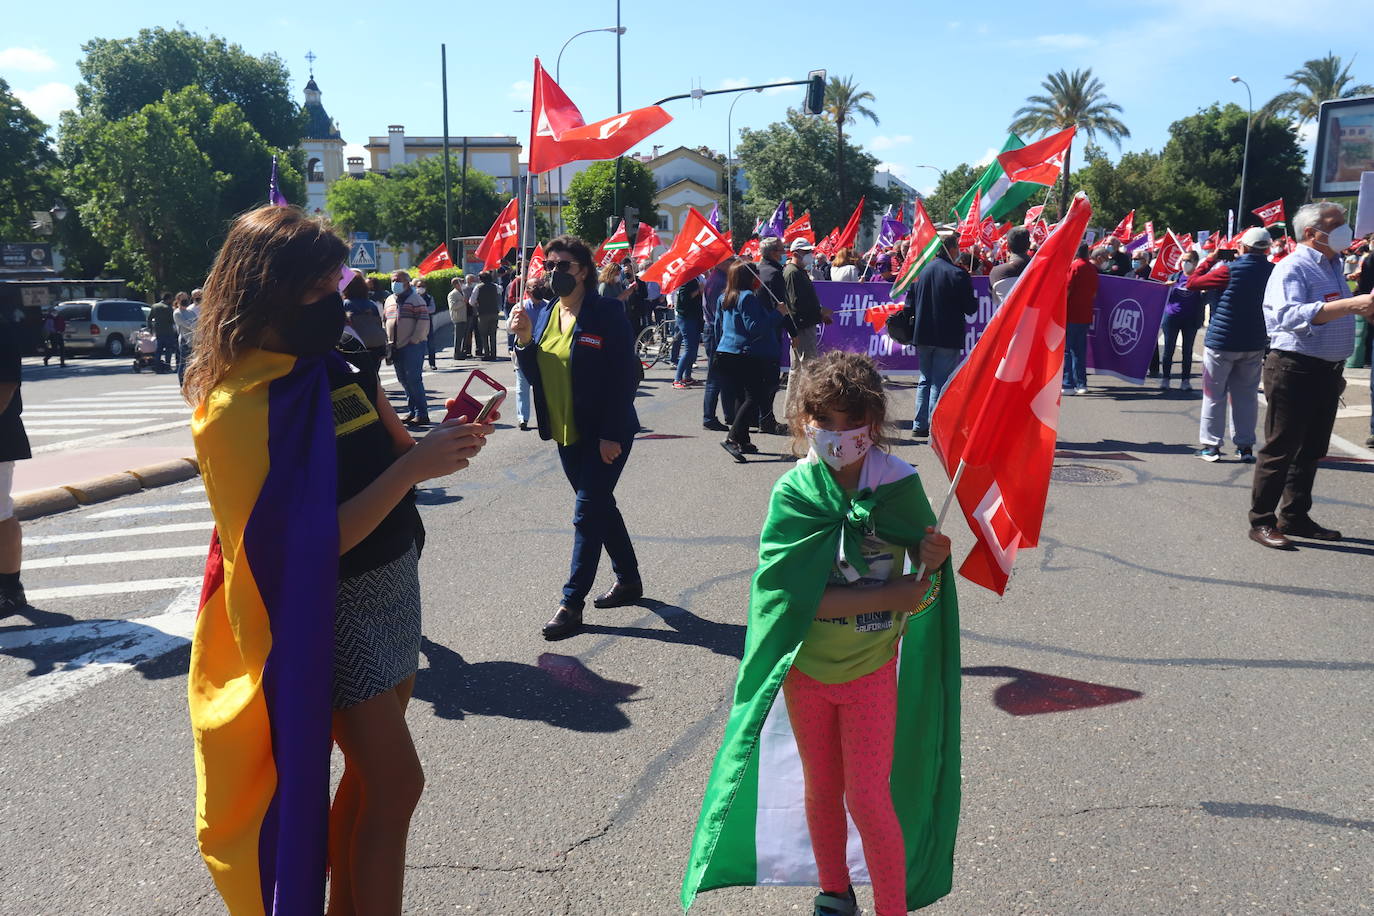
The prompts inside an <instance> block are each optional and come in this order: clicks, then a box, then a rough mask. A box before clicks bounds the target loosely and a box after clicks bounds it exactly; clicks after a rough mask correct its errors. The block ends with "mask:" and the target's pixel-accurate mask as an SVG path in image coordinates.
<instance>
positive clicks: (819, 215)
mask: <svg viewBox="0 0 1374 916" xmlns="http://www.w3.org/2000/svg"><path fill="white" fill-rule="evenodd" d="M838 141H839V138H838V135H837V134H835V133H834V132H832V131H831V130H830V124H829V122H827V121H823V120H821V119H819V118H812V117H808V116H806V115H804V114H802V113H800V112H798V111H796V110H795V109H789V110H788V112H787V120H786V121H776V122H774V123H772V124H770V125H768V126H767V127H765V128H763V129H762V130H748V129H746V130H743V131H741V138H740V142H739V145H738V146H736V147H735V153H736V155H737V156H739V160H740V163H741V164H742V165H743V166H744V171H745V173H746V174H747V175H748V177H749V189H748V190H747V191H746V192H745V194H744V203H745V206H744V209H745V210H746V211H747V213H746V214H745V217H746V219H748V220H751V221H752V220H754V219H758V218H762V219H766V218H768V217H769V216H771V215H772V213H773V208H774V207H776V206H777V205H778V201H779V200H782V199H784V198H786V199H787V200H789V201H791V202H792V205H793V208H794V209H795V210H796V212H797V213H801V212H802V211H803V210H810V211H811V224H812V225H813V226H814V227H815V229H816V235H817V238H818V239H819V238H820V237H821V236H823V235H824V234H825V233H828V232H829V231H830V230H831V228H832V227H834V226H843V225H844V223H845V221H846V220H848V219H849V215H850V213H852V212H853V207H852V206H845V207H842V206H841V205H840V202H839V195H838V194H837V193H836V189H837V187H838V183H837V177H838V176H837V174H836V172H835V170H834V168H832V167H831V163H832V162H836V161H837V157H836V152H835V148H836V144H837V143H838ZM844 143H845V153H844V177H845V185H846V187H849V188H851V189H853V191H854V192H855V193H857V194H862V195H864V196H865V198H866V200H865V202H864V216H865V220H864V224H865V225H867V224H868V223H869V221H870V220H871V218H872V217H873V216H874V215H876V214H878V213H881V212H882V211H883V210H885V209H886V208H887V206H888V204H892V205H894V206H895V205H897V204H899V203H901V199H900V197H901V195H900V194H899V193H898V192H897V190H896V189H895V188H879V187H878V186H876V185H875V184H874V183H873V171H874V169H875V168H876V167H877V165H878V160H877V158H876V157H874V156H872V155H870V154H869V153H866V152H864V151H863V148H862V147H859V146H855V145H854V144H852V143H850V142H849V141H848V140H846V141H844ZM735 214H736V218H737V219H738V217H739V210H738V209H737V210H736V211H735ZM749 225H750V226H752V222H750V224H749ZM745 231H748V227H746V230H745ZM737 238H740V237H738V236H737Z"/></svg>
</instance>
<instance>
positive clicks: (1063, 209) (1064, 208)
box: [1059, 143, 1073, 219]
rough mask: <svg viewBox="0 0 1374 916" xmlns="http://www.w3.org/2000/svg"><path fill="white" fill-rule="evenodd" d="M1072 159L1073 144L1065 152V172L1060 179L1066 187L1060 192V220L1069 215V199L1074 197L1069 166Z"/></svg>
mask: <svg viewBox="0 0 1374 916" xmlns="http://www.w3.org/2000/svg"><path fill="white" fill-rule="evenodd" d="M1072 158H1073V143H1069V148H1068V149H1066V150H1064V171H1063V173H1062V174H1061V176H1060V177H1061V178H1062V179H1063V181H1064V187H1063V188H1062V189H1061V190H1060V192H1059V218H1060V219H1063V218H1064V216H1065V214H1067V213H1068V212H1069V198H1071V197H1072V196H1073V195H1072V194H1071V193H1070V192H1069V165H1070V163H1071V161H1072Z"/></svg>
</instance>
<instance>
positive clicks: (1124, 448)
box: [1056, 439, 1196, 455]
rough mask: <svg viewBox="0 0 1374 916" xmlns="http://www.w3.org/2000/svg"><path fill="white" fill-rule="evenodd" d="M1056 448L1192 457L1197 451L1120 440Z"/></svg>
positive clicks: (1181, 446)
mask: <svg viewBox="0 0 1374 916" xmlns="http://www.w3.org/2000/svg"><path fill="white" fill-rule="evenodd" d="M1056 448H1060V449H1064V450H1067V451H1075V452H1113V453H1119V452H1127V453H1131V452H1143V453H1144V454H1146V455H1191V454H1193V452H1194V451H1196V449H1195V448H1194V447H1193V446H1191V445H1185V444H1177V443H1172V442H1123V441H1122V440H1120V439H1103V440H1101V441H1100V442H1059V443H1056Z"/></svg>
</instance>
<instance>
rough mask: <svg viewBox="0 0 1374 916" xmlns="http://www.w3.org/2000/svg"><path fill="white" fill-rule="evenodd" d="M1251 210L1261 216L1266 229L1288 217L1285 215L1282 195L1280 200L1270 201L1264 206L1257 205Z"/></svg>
mask: <svg viewBox="0 0 1374 916" xmlns="http://www.w3.org/2000/svg"><path fill="white" fill-rule="evenodd" d="M1250 212H1251V213H1253V214H1255V215H1256V216H1258V217H1259V218H1260V222H1262V223H1264V228H1266V229H1268V228H1269V227H1270V226H1272V225H1274V224H1275V223H1281V222H1283V221H1284V220H1285V219H1287V217H1285V216H1284V215H1283V198H1281V197H1280V198H1279V199H1278V200H1271V201H1269V203H1267V204H1265V205H1264V206H1262V207H1256V208H1255V209H1253V210H1251V211H1250Z"/></svg>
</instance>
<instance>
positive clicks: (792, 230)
mask: <svg viewBox="0 0 1374 916" xmlns="http://www.w3.org/2000/svg"><path fill="white" fill-rule="evenodd" d="M787 208H788V210H789V211H790V210H791V208H792V205H791V204H788V205H787ZM793 239H806V241H807V242H809V243H810V244H811V245H812V246H813V247H814V246H815V244H816V233H815V232H814V231H812V229H811V211H810V210H807V211H805V212H804V213H802V215H801V219H799V220H796V221H795V222H793V223H792V225H790V226H788V227H787V229H786V231H784V232H783V234H782V243H783V244H784V245H791V244H792V240H793Z"/></svg>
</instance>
